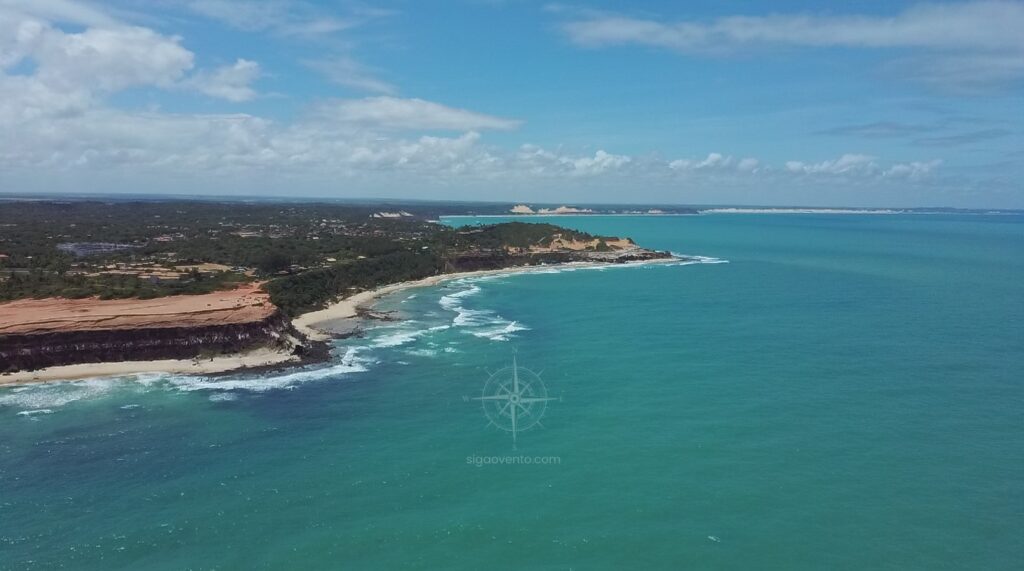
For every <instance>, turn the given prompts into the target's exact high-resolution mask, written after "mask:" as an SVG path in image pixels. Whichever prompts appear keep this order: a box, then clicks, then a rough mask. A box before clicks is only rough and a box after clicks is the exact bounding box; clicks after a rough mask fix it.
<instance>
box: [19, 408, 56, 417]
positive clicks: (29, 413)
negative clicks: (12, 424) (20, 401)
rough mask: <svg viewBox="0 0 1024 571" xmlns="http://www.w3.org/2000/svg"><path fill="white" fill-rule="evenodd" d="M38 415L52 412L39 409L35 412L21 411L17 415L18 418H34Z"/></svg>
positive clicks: (51, 411) (51, 412) (47, 409)
mask: <svg viewBox="0 0 1024 571" xmlns="http://www.w3.org/2000/svg"><path fill="white" fill-rule="evenodd" d="M40 414H53V410H52V409H49V408H40V409H36V410H23V411H21V412H19V413H18V416H36V415H40Z"/></svg>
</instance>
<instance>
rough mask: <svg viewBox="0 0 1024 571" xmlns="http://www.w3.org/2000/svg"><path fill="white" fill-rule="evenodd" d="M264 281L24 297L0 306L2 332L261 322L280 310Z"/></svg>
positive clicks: (30, 332)
mask: <svg viewBox="0 0 1024 571" xmlns="http://www.w3.org/2000/svg"><path fill="white" fill-rule="evenodd" d="M258 288H259V285H258V284H254V285H246V286H244V287H240V288H238V289H234V290H226V291H217V292H213V293H207V294H202V295H175V296H169V297H160V298H156V299H114V300H99V299H96V298H87V299H65V298H47V299H24V300H18V301H12V302H9V303H3V304H0V335H10V334H34V333H49V332H55V331H88V330H111V329H149V328H164V327H204V326H210V325H228V324H236V323H250V322H254V321H261V320H263V319H266V318H268V317H270V316H271V315H273V314H274V312H275V311H276V310H277V308H276V307H275V306H274V305H273V304H272V303H270V297H269V296H268V295H267V294H266V293H263V292H260V291H258Z"/></svg>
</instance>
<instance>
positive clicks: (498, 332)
mask: <svg viewBox="0 0 1024 571" xmlns="http://www.w3.org/2000/svg"><path fill="white" fill-rule="evenodd" d="M529 330H530V328H529V327H527V326H525V325H521V324H519V323H518V322H516V321H512V322H509V323H508V325H505V326H504V327H499V328H497V329H483V330H480V331H471V332H470V333H472V334H473V335H475V336H477V337H482V338H484V339H490V340H491V341H508V340H509V335H511V334H512V333H515V332H517V331H529Z"/></svg>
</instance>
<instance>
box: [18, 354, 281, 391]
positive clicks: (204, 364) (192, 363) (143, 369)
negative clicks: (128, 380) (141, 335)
mask: <svg viewBox="0 0 1024 571" xmlns="http://www.w3.org/2000/svg"><path fill="white" fill-rule="evenodd" d="M298 361H299V358H298V357H297V356H295V355H293V354H291V353H289V352H283V351H274V350H271V349H256V350H254V351H249V352H246V353H239V354H237V355H223V356H218V357H213V358H209V359H202V360H199V359H163V360H157V361H119V362H116V363H82V364H79V365H63V366H60V367H49V368H46V369H39V370H36V371H19V372H17V373H7V374H3V375H0V386H5V385H21V384H26V383H45V382H52V381H73V380H80V379H92V378H96V377H120V376H127V375H136V374H141V373H169V374H184V375H208V374H213V373H225V372H227V371H234V370H238V369H246V368H252V367H266V366H269V365H280V364H284V363H289V362H298Z"/></svg>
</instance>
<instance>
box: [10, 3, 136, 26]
mask: <svg viewBox="0 0 1024 571" xmlns="http://www.w3.org/2000/svg"><path fill="white" fill-rule="evenodd" d="M2 12H7V13H8V15H10V14H12V13H17V14H19V15H20V16H22V17H24V16H35V17H37V18H42V19H45V20H50V21H54V22H63V23H69V24H80V25H83V26H114V25H117V24H119V22H118V21H117V19H116V18H114V17H113V16H111V15H109V14H108V13H106V12H104V11H102V10H98V9H96V8H93V7H92V6H90V5H88V4H83V3H81V2H73V1H70V0H0V13H2Z"/></svg>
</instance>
